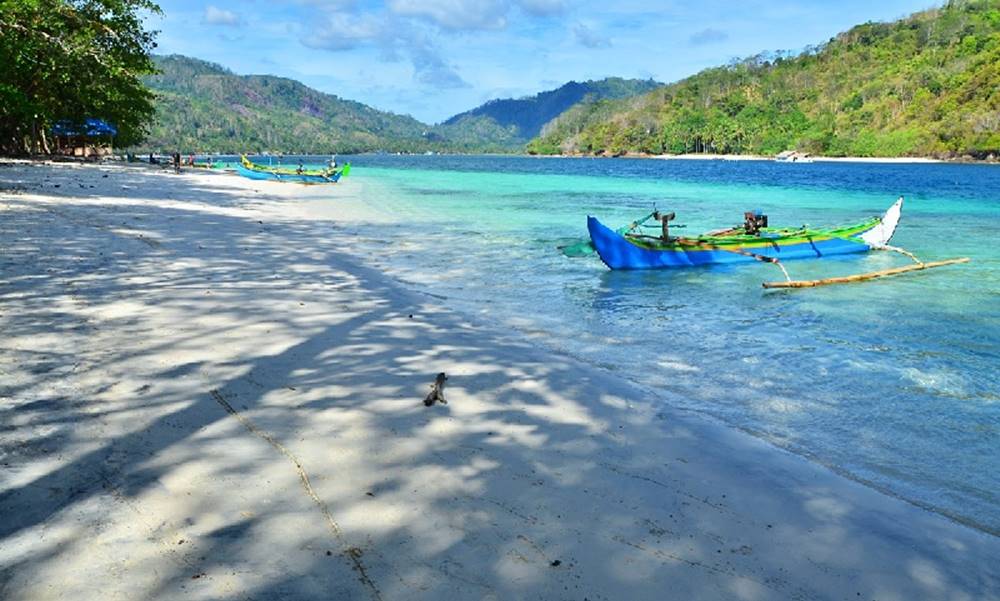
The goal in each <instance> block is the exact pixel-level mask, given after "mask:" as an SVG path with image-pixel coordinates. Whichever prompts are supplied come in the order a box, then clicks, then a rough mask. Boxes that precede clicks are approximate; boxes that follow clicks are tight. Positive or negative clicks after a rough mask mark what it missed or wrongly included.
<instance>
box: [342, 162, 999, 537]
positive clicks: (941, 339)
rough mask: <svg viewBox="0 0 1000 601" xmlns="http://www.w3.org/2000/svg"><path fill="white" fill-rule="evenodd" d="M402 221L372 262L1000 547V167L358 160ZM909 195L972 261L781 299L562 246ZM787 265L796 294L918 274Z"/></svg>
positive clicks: (818, 214)
mask: <svg viewBox="0 0 1000 601" xmlns="http://www.w3.org/2000/svg"><path fill="white" fill-rule="evenodd" d="M351 161H352V162H353V164H354V166H355V167H356V169H355V170H354V171H353V172H352V174H351V178H356V179H357V180H358V181H359V182H361V183H363V184H364V185H365V187H366V191H367V195H366V196H367V197H366V204H368V205H369V207H370V208H372V209H374V210H376V211H378V212H379V213H382V214H385V215H391V216H393V219H392V221H391V222H390V223H388V224H379V225H377V226H369V225H361V226H355V225H347V226H344V228H343V230H342V231H343V233H345V234H347V235H349V236H351V238H352V241H351V245H352V247H353V250H354V251H355V252H358V253H361V254H364V255H365V256H366V257H370V259H369V260H370V261H372V262H374V264H375V265H377V266H379V267H381V268H382V269H384V270H385V271H387V272H388V273H390V274H392V275H394V276H395V277H397V278H399V279H401V280H403V281H404V282H409V283H411V284H414V285H419V286H421V287H422V289H425V290H428V291H430V292H432V293H433V294H435V295H436V296H439V297H441V298H442V299H443V301H444V302H445V303H446V304H448V305H450V306H452V307H453V308H455V309H457V310H460V311H463V312H467V313H469V314H473V315H475V316H477V317H478V318H481V319H486V320H489V321H491V322H493V323H495V324H497V325H499V326H501V327H504V328H508V329H514V330H516V331H518V332H520V333H523V334H524V335H527V336H530V337H532V338H533V339H535V340H537V341H538V342H539V343H540V344H545V345H549V346H550V347H552V348H553V349H556V350H558V351H560V352H564V353H568V354H570V355H573V356H575V357H577V358H579V359H580V360H582V361H584V362H587V363H590V364H593V365H595V366H599V367H601V368H603V369H606V370H610V371H612V372H615V373H617V374H619V375H621V376H623V377H625V378H628V379H630V380H632V381H634V382H637V383H639V384H640V385H642V386H644V387H647V388H648V389H649V390H651V391H653V392H654V394H655V395H657V396H659V398H661V399H662V402H663V403H664V404H666V405H670V406H672V407H677V408H681V409H685V410H692V411H697V412H702V413H707V414H710V415H712V416H715V417H717V418H719V419H721V420H723V421H725V422H727V423H729V424H732V425H733V426H735V427H738V428H741V429H744V430H747V431H750V432H752V433H754V434H756V435H758V436H761V437H763V438H765V439H767V440H769V441H771V442H773V443H774V444H776V445H778V446H780V447H783V448H786V449H789V450H792V451H794V452H796V453H800V454H803V455H806V456H808V457H811V458H813V459H814V460H817V461H819V462H822V463H824V464H826V465H829V466H830V467H832V468H834V469H836V470H838V471H841V472H843V473H845V474H848V475H850V476H851V477H854V478H857V479H859V480H862V481H865V482H868V483H870V484H872V485H873V486H876V487H878V488H880V489H882V490H884V491H886V492H889V493H891V494H895V495H898V496H900V497H903V498H905V499H908V500H910V501H912V502H914V503H917V504H920V505H923V506H925V507H928V508H931V509H934V510H936V511H939V512H942V513H944V514H947V515H949V516H951V517H953V518H954V519H957V520H959V521H962V522H965V523H967V524H970V525H973V526H975V527H978V528H981V529H984V530H986V531H989V532H991V533H993V534H998V533H1000V467H998V466H1000V377H998V365H1000V361H998V359H1000V167H996V166H973V165H870V164H830V163H814V164H804V165H781V164H776V163H771V162H724V161H652V160H645V161H643V160H596V159H595V160H591V159H532V158H524V157H378V156H372V157H366V156H362V157H352V158H351ZM900 194H902V195H904V196H905V197H906V202H905V205H904V211H903V219H902V222H901V226H900V228H899V230H898V231H897V234H896V237H895V238H894V239H893V243H894V244H896V245H899V246H902V247H904V248H907V249H909V250H910V251H912V252H915V253H916V254H917V255H918V256H920V257H922V258H925V259H926V260H931V259H940V258H947V257H955V256H969V257H971V258H972V260H973V262H972V263H971V264H969V265H967V266H958V267H950V268H941V269H938V270H934V271H931V272H925V273H920V274H917V275H914V276H903V277H899V278H895V279H888V280H882V281H875V282H870V283H866V284H856V285H847V286H833V287H827V288H821V289H814V290H801V291H783V292H764V291H762V289H761V287H760V284H761V282H762V281H765V280H777V279H781V274H780V272H779V271H778V270H777V269H776V268H775V267H774V266H771V265H765V264H751V265H743V266H738V267H719V268H696V269H686V270H661V271H651V272H611V271H609V270H608V269H607V268H605V267H604V265H603V264H602V263H601V262H600V260H599V259H597V258H596V257H594V258H583V259H569V258H566V257H563V256H562V255H561V254H560V253H559V252H558V251H557V250H556V246H557V245H559V244H565V243H567V242H571V241H573V240H574V239H577V238H581V237H585V236H586V225H585V217H586V215H588V214H592V215H595V216H597V217H599V218H600V219H602V220H603V221H605V222H607V223H609V224H612V225H615V226H617V225H621V224H624V223H627V222H629V221H631V220H632V219H634V218H637V217H640V216H643V215H645V214H646V213H648V212H649V211H650V209H651V208H652V207H653V206H654V205H656V206H657V207H659V208H661V209H667V210H673V211H676V212H677V214H678V219H677V221H676V223H680V224H685V225H686V226H687V228H688V229H687V230H686V231H687V232H690V233H697V232H699V231H702V230H706V229H711V228H716V227H721V226H727V225H734V224H736V223H739V222H740V221H741V215H742V213H743V211H745V210H749V209H758V208H759V209H761V210H763V211H764V212H765V213H767V214H768V215H770V218H771V224H772V225H801V224H810V225H814V226H819V225H833V224H844V223H851V222H855V221H858V220H860V219H863V218H865V217H868V216H871V215H876V214H880V213H881V212H882V211H884V210H885V209H886V208H887V207H888V206H889V205H890V204H891V203H892V202H893V201H894V200H895V198H896V197H897V196H898V195H900ZM906 263H907V260H906V259H905V258H903V257H900V256H899V255H895V254H891V253H869V254H866V255H858V256H847V257H839V258H830V259H824V260H812V261H798V262H790V263H787V265H786V266H787V268H788V269H789V271H790V273H791V274H792V276H793V277H794V278H796V279H807V278H814V277H827V276H831V275H842V274H850V273H856V272H861V271H871V270H876V269H882V268H886V267H890V266H896V265H904V264H906Z"/></svg>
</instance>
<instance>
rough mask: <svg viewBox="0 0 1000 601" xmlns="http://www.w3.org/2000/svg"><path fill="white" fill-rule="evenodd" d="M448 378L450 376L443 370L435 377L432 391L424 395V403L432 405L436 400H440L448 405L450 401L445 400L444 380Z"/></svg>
mask: <svg viewBox="0 0 1000 601" xmlns="http://www.w3.org/2000/svg"><path fill="white" fill-rule="evenodd" d="M447 379H448V376H446V375H445V374H444V372H441V373H439V374H438V375H437V377H436V378H434V383H433V384H431V391H430V392H428V393H427V396H426V397H424V405H426V406H428V407H430V406H431V405H433V404H434V403H435V402H440V403H441V404H442V405H447V404H448V401H446V400H444V382H445V380H447Z"/></svg>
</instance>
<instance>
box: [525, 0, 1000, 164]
mask: <svg viewBox="0 0 1000 601" xmlns="http://www.w3.org/2000/svg"><path fill="white" fill-rule="evenodd" d="M786 149H796V150H800V151H803V152H808V153H812V154H816V155H824V156H858V157H876V156H878V157H904V156H934V157H941V158H950V157H961V156H967V157H973V158H978V159H983V158H988V157H989V156H990V155H993V156H994V157H996V156H997V155H1000V6H998V5H997V3H996V2H991V1H990V0H952V1H950V2H948V4H947V5H945V6H943V7H941V8H937V9H932V10H927V11H923V12H920V13H916V14H914V15H911V16H909V17H907V18H905V19H902V20H899V21H896V22H893V23H866V24H864V25H859V26H857V27H854V28H852V29H851V30H849V31H847V32H845V33H842V34H840V35H838V36H836V37H835V38H833V39H831V40H830V41H829V42H827V43H825V44H822V45H820V46H816V47H811V48H807V49H806V50H805V51H804V52H802V53H801V54H797V55H795V54H792V53H790V52H771V53H763V54H759V55H757V56H753V57H750V58H747V59H744V60H740V61H734V62H732V63H731V64H729V65H726V66H723V67H718V68H714V69H707V70H705V71H702V72H700V73H698V74H696V75H694V76H692V77H689V78H687V79H684V80H682V81H679V82H677V83H674V84H671V85H668V86H665V87H662V88H659V89H657V90H655V91H653V92H650V93H648V94H645V95H643V96H640V97H636V98H631V99H626V100H617V101H599V102H589V103H587V102H585V103H582V104H579V105H576V106H574V107H573V108H572V109H570V110H569V111H567V112H566V113H564V114H563V115H561V116H560V117H558V118H557V119H555V120H554V121H553V122H551V123H549V124H548V125H547V126H546V127H545V129H544V130H543V132H542V135H541V136H539V137H538V138H536V139H534V140H532V141H531V142H530V143H529V144H528V145H527V151H528V152H529V153H532V154H574V153H584V154H605V155H621V154H625V153H642V154H686V153H720V154H722V153H728V154H763V155H768V154H775V153H778V152H781V151H783V150H786Z"/></svg>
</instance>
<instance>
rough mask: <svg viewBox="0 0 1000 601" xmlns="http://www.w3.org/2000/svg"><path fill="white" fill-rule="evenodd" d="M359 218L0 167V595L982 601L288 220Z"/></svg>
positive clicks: (788, 465) (738, 437)
mask: <svg viewBox="0 0 1000 601" xmlns="http://www.w3.org/2000/svg"><path fill="white" fill-rule="evenodd" d="M364 193H365V189H364V181H363V179H359V178H354V177H352V178H348V180H345V183H343V184H342V185H338V186H336V187H333V188H329V187H325V188H316V187H313V188H306V187H300V186H291V185H282V184H275V183H269V182H254V181H250V180H244V179H240V178H237V177H235V176H227V175H222V174H215V173H184V174H181V175H174V174H172V173H169V172H160V171H154V170H150V169H143V168H133V167H126V166H97V165H87V166H83V165H58V166H42V165H32V164H23V163H22V164H14V165H5V166H0V331H2V332H3V336H2V339H0V416H2V417H0V516H3V518H2V520H0V598H2V599H4V600H9V601H14V600H40V599H67V600H69V599H72V600H80V599H95V600H96V599H100V600H109V599H258V600H273V599H436V600H437V599H528V598H531V599H580V600H582V599H591V600H597V599H744V600H756V599H761V600H764V599H803V600H805V599H809V600H812V599H879V600H912V599H956V600H957V599H1000V582H998V580H1000V578H998V568H997V566H1000V539H997V538H996V537H993V536H990V535H987V534H983V533H981V532H977V531H974V530H971V529H968V528H966V527H964V526H961V525H958V524H955V523H953V522H951V521H949V520H947V519H945V518H943V517H941V516H939V515H936V514H932V513H929V512H926V511H924V510H921V509H919V508H917V507H914V506H912V505H909V504H907V503H905V502H903V501H900V500H897V499H894V498H890V497H887V496H885V495H882V494H880V493H878V492H876V491H873V490H871V489H869V488H866V487H864V486H862V485H859V484H857V483H855V482H852V481H849V480H846V479H844V478H841V477H839V476H837V475H835V474H833V473H831V472H830V471H828V470H826V469H825V468H822V467H820V466H817V465H815V464H812V463H810V462H808V461H806V460H804V459H802V458H800V457H797V456H793V455H791V454H788V453H785V452H782V451H779V450H777V449H775V448H773V447H770V446H769V445H766V444H764V443H763V442H761V441H759V440H757V439H755V438H752V437H750V436H748V435H745V434H743V433H740V432H736V431H733V430H731V429H728V428H725V427H723V426H720V425H718V424H715V423H713V422H710V421H708V420H705V419H702V418H700V417H698V416H692V415H688V414H681V413H678V412H675V411H672V410H671V409H670V408H669V407H666V406H664V405H663V403H656V404H654V403H653V402H652V400H651V399H647V398H645V397H644V395H643V393H642V392H640V391H638V390H636V389H635V388H633V387H631V386H630V385H628V384H626V383H624V382H622V381H619V380H617V379H615V378H614V377H612V376H610V375H606V374H603V373H595V372H594V371H593V370H591V369H588V368H587V367H586V366H584V365H581V364H578V363H576V362H574V361H573V360H571V359H568V358H566V357H562V356H559V355H554V354H552V353H550V352H547V351H545V350H544V349H542V348H539V347H538V346H537V345H536V344H533V343H529V342H527V341H523V340H520V339H518V338H516V337H512V336H510V335H509V334H507V333H504V332H497V331H493V330H490V329H489V328H487V327H485V326H483V325H480V324H478V323H476V322H474V321H470V320H469V319H468V318H466V317H464V316H461V315H457V314H455V313H453V312H450V311H448V310H446V309H445V308H444V307H442V306H441V305H440V304H439V303H438V302H437V301H435V300H434V299H433V298H432V297H430V296H427V295H422V294H417V293H414V292H410V291H407V290H405V289H403V288H401V287H400V286H399V285H397V284H395V283H394V282H393V281H391V280H389V279H388V278H386V277H385V276H384V275H383V274H381V273H379V272H376V271H375V270H373V269H371V268H369V267H366V266H365V265H364V264H363V262H361V261H360V260H358V259H357V258H354V257H352V256H350V255H349V254H347V253H346V252H345V251H344V249H345V247H346V246H347V245H348V244H349V240H344V239H342V238H341V237H339V236H338V235H337V234H336V233H334V231H333V230H334V228H333V226H334V224H333V223H331V222H330V221H329V220H325V219H323V218H321V217H320V216H319V215H317V214H316V213H315V212H314V211H311V210H310V208H309V207H310V206H314V205H315V202H313V201H315V200H316V199H318V198H321V197H324V196H331V195H332V196H333V198H332V199H330V200H329V201H328V202H329V203H337V202H338V199H340V200H342V201H344V204H345V206H346V205H348V204H351V205H355V204H362V203H360V202H352V203H347V202H346V200H348V199H351V198H353V199H358V198H359V197H360V198H362V199H363V197H364ZM303 199H304V200H305V201H307V202H303ZM337 219H338V220H364V219H367V216H365V215H364V214H363V213H362V212H360V211H353V212H352V211H348V210H346V209H345V214H343V215H340V216H338V217H337ZM438 372H447V374H448V376H449V380H448V382H447V387H446V389H445V397H446V398H447V400H448V404H447V405H435V406H433V407H425V406H424V405H423V403H422V402H421V400H422V399H423V397H424V395H425V394H426V393H427V391H428V389H429V384H430V383H431V382H432V381H433V380H434V376H435V375H436V374H437V373H438Z"/></svg>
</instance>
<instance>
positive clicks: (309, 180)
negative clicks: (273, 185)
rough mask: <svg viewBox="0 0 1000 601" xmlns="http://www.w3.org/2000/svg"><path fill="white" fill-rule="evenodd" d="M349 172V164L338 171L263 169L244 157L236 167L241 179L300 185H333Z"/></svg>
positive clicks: (284, 168) (283, 168)
mask: <svg viewBox="0 0 1000 601" xmlns="http://www.w3.org/2000/svg"><path fill="white" fill-rule="evenodd" d="M350 171H351V164H350V163H348V164H346V165H344V167H343V168H342V169H340V170H337V169H323V170H302V169H289V168H287V167H264V166H263V165H257V164H256V163H253V162H251V161H250V159H248V158H247V157H246V156H242V157H240V164H239V165H237V166H236V172H237V173H239V174H240V175H242V176H243V177H248V178H250V179H259V180H275V181H279V182H297V183H301V184H335V183H337V182H338V181H339V180H340V178H341V177H343V176H345V175H347V174H348V173H350Z"/></svg>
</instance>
